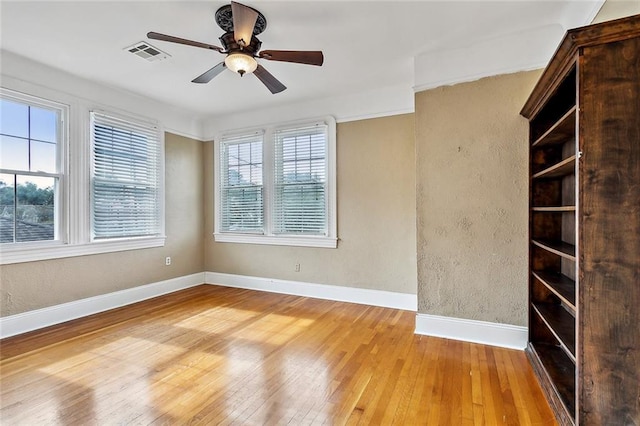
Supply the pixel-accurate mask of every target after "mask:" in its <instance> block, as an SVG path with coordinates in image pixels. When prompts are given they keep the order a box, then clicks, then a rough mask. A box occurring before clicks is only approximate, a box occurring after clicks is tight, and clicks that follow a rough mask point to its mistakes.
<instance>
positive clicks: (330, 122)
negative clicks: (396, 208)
mask: <svg viewBox="0 0 640 426" xmlns="http://www.w3.org/2000/svg"><path fill="white" fill-rule="evenodd" d="M320 123H321V124H323V125H326V126H327V159H326V161H327V177H326V179H327V200H326V202H327V235H291V234H286V235H282V234H274V232H273V224H272V218H271V215H272V212H273V208H274V206H273V188H274V173H273V169H274V167H275V165H274V143H275V142H274V133H275V131H276V130H281V129H287V128H295V127H308V126H313V125H315V124H320ZM255 132H263V135H264V136H263V138H264V139H263V147H262V155H263V171H262V173H263V187H264V195H263V200H264V207H263V208H264V234H250V233H233V232H222V231H221V230H220V226H219V225H220V209H221V203H220V179H221V176H220V172H221V170H220V164H221V163H220V159H221V158H220V153H221V151H220V149H221V143H222V140H223V139H224V138H225V137H230V136H231V137H232V136H239V135H246V134H251V133H255ZM213 156H214V158H213V162H214V173H213V175H214V203H215V206H214V207H215V208H214V233H213V237H214V241H216V242H225V243H244V244H264V245H278V246H298V247H321V248H336V247H337V244H338V236H337V206H336V200H337V192H336V121H335V119H334V118H333V117H331V116H327V117H323V118H319V119H309V120H298V121H292V122H287V123H277V124H272V125H267V126H261V127H260V128H247V129H242V130H234V131H230V132H224V133H221V134H220V135H218V137H216V138H215V141H214V154H213Z"/></svg>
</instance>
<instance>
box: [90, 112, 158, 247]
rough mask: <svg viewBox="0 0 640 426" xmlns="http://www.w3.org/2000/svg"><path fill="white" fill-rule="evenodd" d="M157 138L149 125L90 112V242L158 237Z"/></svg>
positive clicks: (152, 127) (155, 130)
mask: <svg viewBox="0 0 640 426" xmlns="http://www.w3.org/2000/svg"><path fill="white" fill-rule="evenodd" d="M157 133H158V131H157V128H156V127H155V126H153V125H150V124H146V123H142V122H133V121H131V120H130V119H122V118H118V117H115V116H111V115H106V114H102V113H98V112H92V113H91V136H92V142H93V144H92V146H93V153H92V154H93V155H92V158H93V161H92V182H91V184H92V185H91V191H92V197H91V207H92V209H91V211H92V215H91V219H92V220H91V223H92V234H93V235H92V237H93V238H94V239H96V240H99V239H106V238H122V237H141V236H154V235H160V234H161V220H162V215H161V211H162V208H161V191H160V182H161V176H160V170H161V165H160V157H161V156H160V151H161V147H160V143H159V139H158V136H157Z"/></svg>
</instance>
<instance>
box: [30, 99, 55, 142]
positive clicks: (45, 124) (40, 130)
mask: <svg viewBox="0 0 640 426" xmlns="http://www.w3.org/2000/svg"><path fill="white" fill-rule="evenodd" d="M30 112H31V121H30V123H29V124H30V125H31V134H30V136H31V139H37V140H40V141H47V142H56V141H57V140H58V129H57V126H58V113H57V112H56V111H52V110H49V109H43V108H37V107H33V106H32V107H31V108H30Z"/></svg>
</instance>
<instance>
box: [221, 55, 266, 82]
mask: <svg viewBox="0 0 640 426" xmlns="http://www.w3.org/2000/svg"><path fill="white" fill-rule="evenodd" d="M224 64H225V65H226V66H227V68H229V69H230V70H231V71H233V72H237V73H238V74H240V75H241V76H242V75H245V74H251V73H252V72H254V71H255V70H256V68H258V62H257V61H256V60H255V58H253V57H252V56H249V55H247V54H245V53H240V52H235V53H230V54H229V55H227V57H226V58H225V59H224Z"/></svg>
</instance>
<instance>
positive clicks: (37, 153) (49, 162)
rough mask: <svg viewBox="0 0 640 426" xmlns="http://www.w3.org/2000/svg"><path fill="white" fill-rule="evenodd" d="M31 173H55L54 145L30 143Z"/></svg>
mask: <svg viewBox="0 0 640 426" xmlns="http://www.w3.org/2000/svg"><path fill="white" fill-rule="evenodd" d="M31 171H32V172H49V173H55V172H56V144H55V143H50V142H38V141H32V142H31Z"/></svg>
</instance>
